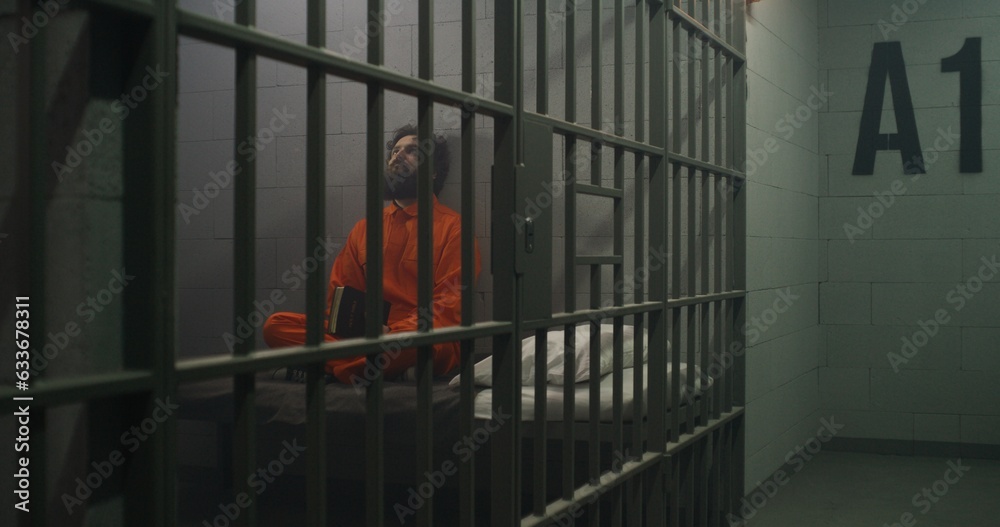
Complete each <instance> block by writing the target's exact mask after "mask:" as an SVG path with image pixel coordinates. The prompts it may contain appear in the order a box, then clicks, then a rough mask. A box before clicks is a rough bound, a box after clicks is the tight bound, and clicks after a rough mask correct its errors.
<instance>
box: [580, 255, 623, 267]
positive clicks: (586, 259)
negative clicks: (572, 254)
mask: <svg viewBox="0 0 1000 527" xmlns="http://www.w3.org/2000/svg"><path fill="white" fill-rule="evenodd" d="M622 261H624V258H623V257H622V255H620V254H611V255H608V256H593V255H590V256H577V257H576V265H615V264H621V263H622Z"/></svg>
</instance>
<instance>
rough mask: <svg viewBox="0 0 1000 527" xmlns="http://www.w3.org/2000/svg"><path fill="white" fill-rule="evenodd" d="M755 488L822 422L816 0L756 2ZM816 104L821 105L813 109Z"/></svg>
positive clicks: (750, 28)
mask: <svg viewBox="0 0 1000 527" xmlns="http://www.w3.org/2000/svg"><path fill="white" fill-rule="evenodd" d="M747 12H748V17H747V61H748V66H749V71H748V76H747V77H748V78H747V87H748V96H749V98H748V101H747V166H746V172H747V177H748V180H749V182H750V183H749V187H748V192H749V194H748V198H747V199H748V202H747V288H748V290H749V301H748V302H749V303H748V312H747V323H748V325H747V329H746V340H747V355H746V368H747V370H746V382H747V393H746V395H747V407H746V412H747V436H746V437H747V440H746V454H747V467H746V488H747V489H748V490H749V489H750V488H752V487H754V486H755V485H756V484H757V483H759V482H760V481H761V480H763V479H764V478H766V477H767V476H769V475H770V474H771V473H772V472H774V471H775V469H777V468H778V467H780V466H781V465H782V464H783V463H785V461H786V457H787V456H788V455H789V454H793V453H794V452H795V448H796V446H797V445H801V444H803V442H804V441H806V440H807V439H808V438H810V437H813V436H815V435H816V430H817V428H818V427H820V426H821V425H820V418H821V417H822V416H821V415H820V414H819V413H818V411H819V409H820V404H819V391H818V387H817V364H818V361H819V360H820V357H821V356H822V348H821V338H820V335H821V333H820V327H819V323H818V306H819V296H818V295H819V293H818V291H817V273H818V270H817V261H818V246H817V241H816V233H817V220H816V217H817V207H818V193H819V179H818V170H817V164H818V156H817V151H818V148H819V145H818V135H819V119H818V113H817V111H816V110H817V109H818V107H817V106H818V104H819V102H820V101H819V98H818V97H815V96H814V93H815V92H818V91H821V90H822V87H823V86H822V83H821V82H820V78H819V75H818V71H819V57H818V48H819V43H818V40H817V35H816V30H815V27H816V20H817V17H818V16H819V14H818V12H817V3H816V2H814V1H806V2H800V1H791V0H786V1H777V2H761V3H756V4H753V5H752V6H750V7H749V8H748V11H747ZM810 105H812V106H810Z"/></svg>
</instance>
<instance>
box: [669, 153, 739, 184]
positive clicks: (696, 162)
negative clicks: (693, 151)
mask: <svg viewBox="0 0 1000 527" xmlns="http://www.w3.org/2000/svg"><path fill="white" fill-rule="evenodd" d="M670 162H671V163H675V164H678V165H681V166H685V167H689V168H694V169H696V170H703V171H706V172H711V173H713V174H721V175H723V176H728V177H730V178H735V179H736V180H737V181H743V180H745V179H746V175H745V174H744V173H743V172H740V171H739V170H733V169H731V168H727V167H724V166H721V165H716V164H714V163H709V162H708V161H702V160H700V159H694V158H692V157H689V156H685V155H682V154H677V153H674V152H671V153H670Z"/></svg>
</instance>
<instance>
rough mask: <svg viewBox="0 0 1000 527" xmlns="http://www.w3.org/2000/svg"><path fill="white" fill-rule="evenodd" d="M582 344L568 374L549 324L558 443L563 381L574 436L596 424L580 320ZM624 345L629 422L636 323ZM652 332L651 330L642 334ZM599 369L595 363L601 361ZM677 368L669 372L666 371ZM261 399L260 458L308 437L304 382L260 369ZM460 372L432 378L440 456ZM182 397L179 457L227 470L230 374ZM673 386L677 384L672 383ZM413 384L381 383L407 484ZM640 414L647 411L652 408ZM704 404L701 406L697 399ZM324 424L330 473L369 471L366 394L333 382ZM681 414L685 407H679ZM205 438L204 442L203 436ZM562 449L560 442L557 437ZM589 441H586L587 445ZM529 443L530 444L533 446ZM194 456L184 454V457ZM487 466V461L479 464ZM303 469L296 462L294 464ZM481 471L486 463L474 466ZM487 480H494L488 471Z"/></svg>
mask: <svg viewBox="0 0 1000 527" xmlns="http://www.w3.org/2000/svg"><path fill="white" fill-rule="evenodd" d="M611 327H612V326H610V325H606V326H602V328H601V336H600V338H601V342H602V346H601V349H602V353H601V365H600V366H599V375H601V389H600V404H601V411H600V416H601V417H600V418H601V422H602V425H601V426H602V429H604V431H602V434H601V437H602V442H603V441H604V439H603V438H604V437H605V436H608V437H610V434H606V433H605V432H606V431H608V430H610V423H611V420H612V404H611V401H612V394H613V391H612V387H613V376H612V375H611V364H612V360H611V357H612V355H613V354H612V352H611V341H612V335H613V332H612V329H611ZM577 331H578V333H577V338H576V343H577V346H576V347H577V349H576V350H575V356H576V357H577V360H576V366H577V368H576V370H575V371H574V372H572V374H571V375H568V376H567V375H566V374H565V372H564V371H563V368H562V366H563V364H562V362H563V357H564V356H565V355H564V351H565V350H564V348H563V345H562V342H563V334H562V331H561V330H554V331H550V332H549V334H548V341H549V350H550V351H549V352H548V354H547V358H548V370H547V371H546V372H545V374H546V376H547V377H548V379H547V381H548V382H547V385H546V391H545V394H544V397H545V399H546V401H547V403H546V408H547V411H546V416H545V419H546V421H547V430H548V432H547V437H548V439H549V441H550V442H553V443H559V442H561V440H560V439H559V438H560V437H561V436H562V432H563V430H564V427H563V426H561V425H560V424H559V423H561V422H562V421H563V406H564V405H563V397H564V386H563V384H564V383H565V382H567V381H568V380H571V381H573V382H574V383H575V384H576V390H575V400H576V404H575V406H574V408H575V411H574V415H573V420H574V422H575V423H576V425H575V427H574V428H575V429H577V430H579V433H576V434H575V436H576V441H585V440H586V439H585V438H587V437H589V436H588V434H587V432H586V430H587V428H588V426H589V407H590V394H589V383H588V380H589V378H590V373H591V368H590V366H589V331H590V330H589V327H588V326H586V325H585V326H580V327H579V328H578V329H577ZM625 333H626V334H625V339H624V342H625V344H626V345H625V347H624V350H623V351H624V357H623V358H624V363H625V366H626V368H625V369H624V370H623V390H622V391H623V419H624V421H625V422H626V423H629V422H631V421H632V420H633V419H635V416H634V415H633V414H634V411H633V408H634V404H633V395H634V388H633V371H634V369H633V368H634V367H635V364H634V363H635V361H634V357H635V355H637V354H635V353H634V352H633V350H632V349H631V343H632V342H633V339H632V335H631V327H629V326H626V327H625ZM644 341H645V339H644ZM534 349H535V342H534V337H533V336H532V337H528V338H526V339H524V340H523V341H522V361H523V367H522V379H521V380H522V385H523V386H522V394H521V395H522V400H521V419H522V421H524V425H523V426H522V431H523V435H524V436H525V438H526V441H530V438H531V437H532V436H534V435H535V431H534V430H535V426H536V425H537V423H534V421H535V415H534V413H535V387H534V375H535V372H534V369H533V368H534ZM638 355H639V356H641V357H642V360H641V361H640V365H641V363H642V362H644V361H645V358H646V356H647V352H646V346H645V342H644V345H643V350H642V353H641V354H638ZM491 370H492V363H491V360H490V358H486V359H484V360H482V361H480V362H479V363H477V364H476V366H475V369H474V371H475V384H476V399H475V404H474V408H475V410H474V412H475V418H476V420H477V426H479V425H482V424H486V422H487V421H488V420H490V419H491V416H492V415H493V409H492V397H493V389H492V388H491V386H490V384H491V379H490V375H491ZM595 371H596V370H595ZM643 373H644V375H643V377H644V379H648V370H646V369H645V368H644V371H643ZM670 378H671V376H670V375H669V374H668V375H667V379H668V380H669V379H670ZM256 380H257V383H256V407H257V425H258V452H260V455H261V457H262V459H263V458H266V457H267V456H268V455H270V454H269V453H270V452H271V451H272V450H273V451H277V450H280V448H279V445H280V444H281V442H282V441H284V440H289V439H290V438H299V440H300V442H301V443H304V442H305V441H304V439H305V422H306V407H305V385H304V384H301V383H296V382H290V381H286V380H284V377H283V375H274V374H272V373H262V374H259V375H258V376H257V378H256ZM459 382H460V379H459V378H458V377H457V376H456V377H453V378H442V379H436V380H435V383H434V385H433V394H432V400H433V430H434V438H433V439H434V458H435V464H438V463H440V461H438V460H445V459H450V458H454V457H455V453H456V445H459V444H461V441H462V438H461V437H460V432H459V422H460V396H459V394H460V392H459V389H458V384H459ZM681 383H682V386H684V385H686V383H687V368H686V366H682V368H681ZM711 383H712V381H711V379H710V378H704V379H703V378H702V375H701V372H700V370H696V379H695V388H696V397H698V396H700V395H699V394H700V392H701V390H702V389H704V388H708V387H710V386H711ZM648 386H649V383H648V380H644V382H643V392H644V395H643V400H644V401H648V395H647V392H648ZM178 392H179V396H180V399H181V400H180V405H181V408H182V411H181V415H180V416H179V417H180V419H181V427H180V435H181V437H180V442H181V451H180V461H181V463H182V464H188V465H195V466H201V467H203V468H214V469H216V470H218V469H223V470H225V471H226V472H227V473H228V472H229V471H228V468H229V463H230V457H231V456H230V455H229V453H228V451H229V445H231V442H230V438H231V434H232V415H233V398H232V380H231V379H229V378H224V379H217V380H214V381H210V382H202V383H197V384H191V385H183V386H181V387H180V389H179V390H178ZM667 393H668V394H669V393H671V390H670V389H669V386H668V389H667ZM415 395H416V383H415V382H412V381H392V382H390V381H386V382H385V383H384V399H383V407H384V408H385V421H384V430H385V436H384V442H385V451H384V456H385V457H384V459H385V462H384V466H385V469H386V481H387V482H390V483H400V484H407V483H409V482H412V481H413V477H414V475H415V474H416V472H417V470H416V466H415V461H414V455H413V452H414V448H415V447H414V443H413V437H415V434H416V430H417V426H416V415H417V407H416V405H417V398H416V397H415ZM646 406H647V405H645V404H644V405H643V407H644V411H643V414H642V417H645V408H646ZM696 407H697V405H696ZM326 408H327V414H326V426H327V431H326V432H327V441H328V446H329V448H328V450H327V452H328V453H327V460H328V467H327V469H328V474H330V475H331V476H332V477H336V478H347V479H351V478H361V477H363V474H364V455H363V452H364V446H365V438H364V430H365V421H366V419H367V416H366V410H365V394H364V392H363V391H358V390H356V389H355V388H354V387H352V386H350V385H345V384H340V383H331V384H328V385H327V386H326ZM682 418H683V413H682ZM198 441H201V445H200V446H199V445H198ZM206 448H214V449H215V450H216V452H215V453H214V455H208V454H207V453H206V452H205V450H206ZM556 448H558V445H556ZM581 450H582V449H581ZM524 451H525V452H530V448H528V447H526V448H525V449H524ZM484 452H488V448H484V449H483V453H484ZM481 454H482V453H480V452H477V456H478V457H482V458H483V461H482V463H488V459H489V458H488V456H484V455H481ZM185 458H187V459H185ZM480 466H483V465H480ZM291 468H292V469H293V472H296V471H297V472H302V471H304V467H301V466H300V467H291ZM295 469H298V470H295ZM477 472H483V473H484V474H485V473H487V472H488V471H486V470H483V471H477ZM483 481H487V480H486V479H484V480H483Z"/></svg>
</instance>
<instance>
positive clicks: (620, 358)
mask: <svg viewBox="0 0 1000 527" xmlns="http://www.w3.org/2000/svg"><path fill="white" fill-rule="evenodd" d="M614 10H615V11H614V12H615V14H614V42H615V66H614V69H615V108H614V112H615V117H614V119H615V123H614V126H615V134H617V135H619V136H624V135H625V2H624V0H615V5H614ZM614 171H615V173H614V178H615V181H614V186H615V188H617V189H621V190H622V191H623V196H624V189H625V151H624V150H623V149H622V148H621V147H615V158H614ZM614 231H615V232H614V249H613V252H614V254H618V255H622V261H621V263H616V264H614V265H613V267H612V273H613V280H612V284H614V286H613V299H612V300H613V302H614V305H616V306H620V305H623V304H624V303H625V291H624V289H623V287H622V284H624V282H625V265H624V254H625V200H624V197H621V198H614ZM633 330H634V328H633ZM613 331H614V333H613V342H614V349H613V357H612V372H613V377H612V387H611V391H612V401H611V407H612V411H611V413H612V432H613V434H614V436H613V437H612V441H611V450H612V460H614V459H616V458H618V457H620V456H624V452H623V449H624V445H623V443H624V441H623V426H624V425H623V419H622V405H623V403H624V401H623V398H624V396H623V393H622V392H623V391H624V386H623V383H624V372H623V371H622V370H623V369H624V367H625V366H624V364H625V358H624V351H623V349H622V348H623V342H622V340H623V339H624V319H623V318H622V317H615V319H614V330H613ZM639 349H640V350H641V348H639ZM641 356H642V355H641V354H640V357H641ZM633 364H635V361H634V354H633ZM615 466H616V465H615V464H614V462H612V467H615ZM623 488H624V486H623V485H617V486H615V488H613V489H611V491H610V496H609V497H608V501H609V502H610V509H611V525H612V526H614V527H620V526H621V523H622V498H623Z"/></svg>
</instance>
